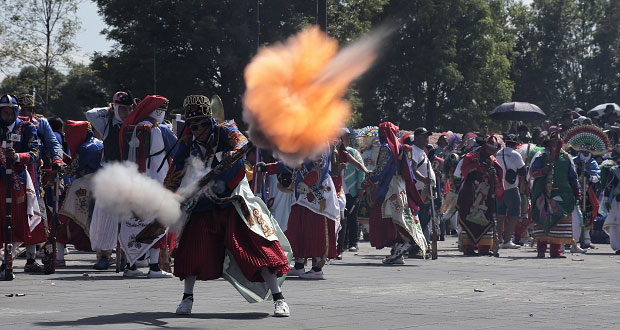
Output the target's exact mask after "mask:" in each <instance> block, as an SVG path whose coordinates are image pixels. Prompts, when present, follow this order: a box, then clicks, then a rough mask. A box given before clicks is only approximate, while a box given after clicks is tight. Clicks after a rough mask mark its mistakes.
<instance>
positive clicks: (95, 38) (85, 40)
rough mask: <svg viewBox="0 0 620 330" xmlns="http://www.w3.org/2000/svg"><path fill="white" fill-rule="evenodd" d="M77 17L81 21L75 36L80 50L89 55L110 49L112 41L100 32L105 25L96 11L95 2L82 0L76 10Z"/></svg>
mask: <svg viewBox="0 0 620 330" xmlns="http://www.w3.org/2000/svg"><path fill="white" fill-rule="evenodd" d="M78 17H79V18H80V20H81V21H82V30H81V31H80V33H79V34H78V35H77V38H76V43H77V44H78V46H80V48H81V49H80V52H81V53H82V54H87V55H90V54H92V53H93V52H107V51H108V50H110V48H111V47H112V44H113V43H112V42H111V41H109V40H106V38H105V36H103V35H102V34H101V30H103V29H105V27H106V25H105V23H104V22H103V18H102V17H101V16H99V13H98V12H97V5H96V4H95V2H93V1H91V0H83V1H82V3H81V4H80V8H79V10H78Z"/></svg>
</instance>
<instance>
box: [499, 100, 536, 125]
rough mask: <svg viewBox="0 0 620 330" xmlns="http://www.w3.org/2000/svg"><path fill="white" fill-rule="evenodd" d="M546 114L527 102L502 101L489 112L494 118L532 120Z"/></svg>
mask: <svg viewBox="0 0 620 330" xmlns="http://www.w3.org/2000/svg"><path fill="white" fill-rule="evenodd" d="M546 116H547V115H546V114H545V113H544V112H543V111H542V110H540V108H539V107H538V106H537V105H535V104H531V103H527V102H510V103H504V104H502V105H500V106H498V107H497V108H495V109H493V111H491V113H490V114H489V117H491V119H495V120H523V121H534V120H539V119H543V118H545V117H546Z"/></svg>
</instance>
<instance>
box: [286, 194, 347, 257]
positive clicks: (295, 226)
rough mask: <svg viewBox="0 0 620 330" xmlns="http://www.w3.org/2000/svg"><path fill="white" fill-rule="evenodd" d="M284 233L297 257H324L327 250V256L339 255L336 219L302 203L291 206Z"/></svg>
mask: <svg viewBox="0 0 620 330" xmlns="http://www.w3.org/2000/svg"><path fill="white" fill-rule="evenodd" d="M284 234H285V235H286V237H287V238H288V241H289V243H290V244H291V248H292V249H293V255H294V256H295V258H313V257H322V256H323V255H324V254H325V250H327V258H335V257H337V256H338V250H337V249H336V227H335V224H334V221H332V220H329V219H327V218H326V217H324V216H322V215H320V214H316V213H314V212H312V211H310V210H309V209H307V208H305V207H303V206H301V205H293V206H292V207H291V214H290V215H289V218H288V227H287V229H286V232H284Z"/></svg>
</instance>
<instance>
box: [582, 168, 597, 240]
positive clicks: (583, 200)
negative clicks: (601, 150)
mask: <svg viewBox="0 0 620 330" xmlns="http://www.w3.org/2000/svg"><path fill="white" fill-rule="evenodd" d="M581 177H582V181H583V184H582V186H583V188H582V189H583V193H582V194H581V222H582V224H581V228H580V230H581V235H580V236H579V244H580V245H581V246H582V247H583V246H584V245H585V244H586V240H585V233H586V198H587V197H588V190H587V189H586V161H585V160H584V161H583V169H582V171H581ZM592 212H594V210H592Z"/></svg>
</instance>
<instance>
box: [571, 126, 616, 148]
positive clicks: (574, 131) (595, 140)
mask: <svg viewBox="0 0 620 330" xmlns="http://www.w3.org/2000/svg"><path fill="white" fill-rule="evenodd" d="M564 144H567V145H570V146H571V147H573V149H575V150H577V151H589V152H590V153H592V154H594V155H602V154H605V153H607V152H609V149H610V148H611V147H610V143H609V138H608V137H607V134H605V132H603V130H602V129H601V128H600V127H597V126H594V125H581V126H575V127H573V128H571V129H570V130H569V131H568V132H567V133H566V136H565V137H564Z"/></svg>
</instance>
